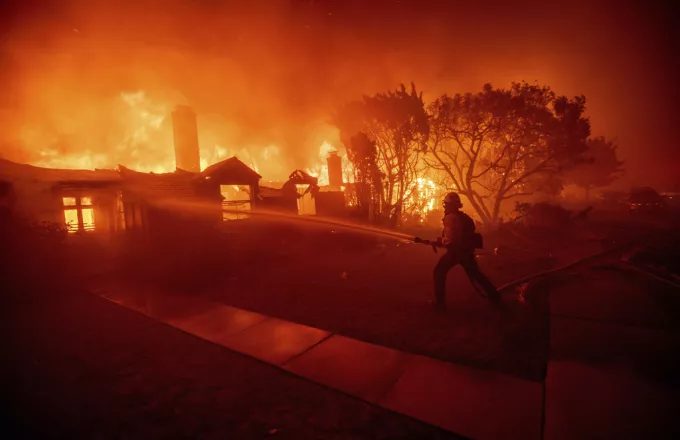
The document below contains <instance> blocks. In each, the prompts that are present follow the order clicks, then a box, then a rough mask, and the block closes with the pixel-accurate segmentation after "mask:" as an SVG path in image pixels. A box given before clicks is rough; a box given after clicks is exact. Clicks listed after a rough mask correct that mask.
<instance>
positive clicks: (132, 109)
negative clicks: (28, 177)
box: [0, 0, 663, 180]
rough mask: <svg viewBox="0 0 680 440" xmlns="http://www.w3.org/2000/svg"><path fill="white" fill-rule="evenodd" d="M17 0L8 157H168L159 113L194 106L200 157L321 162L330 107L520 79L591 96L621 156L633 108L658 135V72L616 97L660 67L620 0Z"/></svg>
mask: <svg viewBox="0 0 680 440" xmlns="http://www.w3.org/2000/svg"><path fill="white" fill-rule="evenodd" d="M24 3H31V4H32V5H34V2H24ZM24 3H20V4H18V5H17V6H16V7H15V12H16V14H15V16H14V20H13V23H12V24H13V26H11V28H10V31H9V32H8V33H7V34H6V35H5V36H4V38H3V40H2V51H3V60H6V62H7V66H9V69H4V70H5V72H4V73H3V78H2V79H3V81H4V83H5V84H6V85H7V86H8V87H7V90H9V91H10V92H11V93H7V94H6V96H5V97H4V98H5V99H4V101H3V102H2V114H1V115H0V116H1V117H2V123H3V127H4V128H3V131H2V134H1V138H0V147H1V148H2V149H1V150H0V155H2V156H5V157H8V158H10V159H14V160H20V161H25V162H31V163H48V162H49V163H51V164H59V158H66V160H65V165H66V162H69V161H70V162H69V163H72V159H73V158H76V157H80V158H82V160H81V164H82V166H83V167H88V168H92V167H113V166H115V165H117V164H119V163H120V164H124V165H138V166H139V167H141V168H144V169H147V170H153V169H155V167H156V166H157V165H159V164H161V165H163V166H165V165H166V164H168V163H169V164H170V165H172V160H173V157H174V154H173V150H172V136H171V129H170V126H169V121H170V118H169V116H168V115H169V111H170V110H171V109H172V107H173V106H174V105H176V104H189V105H192V106H193V107H194V108H195V109H196V111H197V113H198V116H199V131H200V142H201V149H202V157H203V158H204V159H205V160H208V161H213V160H216V159H219V158H222V157H223V156H225V155H227V156H230V155H232V154H237V155H238V156H239V157H241V158H244V159H245V160H246V161H248V162H251V163H253V164H255V165H256V166H257V168H258V169H259V170H260V172H261V174H263V175H264V177H265V179H269V180H271V179H273V180H277V179H282V178H283V177H285V175H287V174H288V172H290V171H292V170H293V169H294V168H306V167H309V166H312V165H313V163H315V162H317V161H318V151H319V146H320V145H321V144H322V143H323V142H324V141H328V142H330V143H331V144H334V145H339V139H338V134H337V130H336V129H335V128H334V127H333V126H332V125H331V124H329V118H330V116H331V115H332V113H333V111H334V109H335V107H336V106H337V105H340V104H342V103H344V102H345V101H347V100H350V99H356V98H358V97H360V96H361V95H362V94H363V93H367V94H372V93H375V92H377V91H384V90H387V89H390V88H394V87H396V86H398V85H399V83H401V82H410V81H415V83H416V85H417V86H418V88H419V89H423V90H424V91H425V96H426V98H432V97H434V96H436V95H437V94H440V93H443V92H449V93H456V92H465V91H474V90H478V89H479V88H480V87H481V85H482V84H483V83H484V82H486V81H492V82H494V83H495V84H497V85H505V84H507V83H508V82H509V81H511V80H522V79H525V80H529V81H533V80H539V81H541V82H544V83H547V84H549V85H551V86H553V87H554V88H555V89H556V91H557V92H558V93H564V94H568V95H576V94H586V95H587V96H588V98H589V110H590V114H591V116H592V119H593V127H594V134H606V135H608V136H612V137H618V138H619V141H620V142H621V144H622V145H621V151H622V152H623V153H624V155H628V156H630V157H637V156H635V153H634V152H635V150H636V149H638V148H640V146H639V145H637V143H638V141H639V140H640V139H643V138H644V136H643V135H642V134H639V133H638V132H634V131H631V129H630V128H627V127H630V124H629V123H628V121H627V119H628V118H630V117H631V116H632V115H633V114H636V115H638V120H639V124H640V125H642V126H643V127H645V129H646V130H649V129H655V130H656V132H657V133H658V132H659V129H658V127H655V126H654V124H655V121H656V120H658V118H657V117H655V116H653V115H650V114H651V113H650V112H647V113H645V112H641V111H640V109H645V108H646V109H648V110H649V109H651V108H653V107H654V106H655V105H656V104H655V103H656V102H657V100H656V95H655V93H656V91H657V90H656V89H658V90H661V86H659V85H658V83H657V85H656V86H654V85H652V87H651V88H648V89H647V90H645V91H644V93H643V92H642V91H635V90H632V91H631V89H630V88H629V90H628V92H627V93H628V94H629V95H631V94H632V95H633V96H628V97H627V98H625V99H627V100H636V104H637V107H636V111H635V112H633V111H632V110H631V108H630V107H625V106H622V105H620V102H619V101H621V99H622V98H621V97H620V96H619V93H624V92H625V91H623V90H620V88H622V87H626V85H627V84H630V82H626V80H624V79H621V77H620V76H621V75H624V76H625V75H628V77H627V78H628V79H630V80H631V81H632V79H633V78H634V77H636V78H637V77H640V76H643V75H648V74H649V72H650V71H651V70H652V69H657V71H658V69H659V68H660V67H659V66H658V65H657V64H658V63H656V61H658V60H657V59H656V58H653V57H654V54H650V53H649V50H648V48H649V44H651V43H648V42H646V43H644V44H643V43H641V42H640V41H631V40H630V39H626V37H625V35H629V34H630V33H631V32H630V30H631V28H630V27H629V25H630V23H629V22H628V21H627V20H629V18H627V17H628V16H625V8H619V10H621V11H623V12H622V14H624V15H622V16H621V17H623V18H621V17H618V16H617V17H614V18H612V17H611V14H610V13H609V12H607V13H606V14H604V15H603V13H601V12H598V11H599V9H598V8H593V7H590V8H585V7H580V6H578V7H577V6H574V5H572V6H571V8H572V9H570V10H568V11H567V10H563V11H551V10H549V9H546V8H545V7H542V8H538V7H536V6H535V5H534V6H532V5H520V4H514V5H513V6H512V8H510V7H509V6H498V7H496V9H495V10H494V9H491V10H490V9H488V8H480V9H479V10H476V9H475V8H474V7H473V6H467V7H465V8H466V9H465V10H464V9H462V7H461V6H459V7H457V8H451V7H450V6H447V3H448V2H430V3H431V4H430V5H427V6H426V4H427V3H428V2H422V1H421V2H408V1H375V2H357V1H351V0H348V1H343V2H334V1H289V0H280V1H257V2H247V1H234V2H212V1H206V2H188V1H180V0H169V1H168V0H166V1H157V0H142V1H136V2H103V1H99V2H98V1H90V2H86V1H75V0H61V1H54V2H52V3H45V4H43V5H40V6H39V7H33V8H31V9H29V6H27V5H24ZM22 5H23V6H22ZM601 9H602V10H603V11H604V10H606V11H608V10H609V9H607V8H605V7H603V8H601ZM491 11H494V12H493V13H491ZM624 31H625V32H624ZM636 35H642V34H640V33H639V32H638V34H636ZM638 46H639V47H638ZM612 48H617V49H618V50H619V51H620V52H621V53H618V54H617V53H611V52H607V51H608V50H611V49H612ZM586 50H588V51H597V52H598V53H586V52H585V51H586ZM603 54H604V55H603ZM631 54H633V55H635V57H636V58H635V59H634V60H631V61H626V60H628V58H629V57H630V56H631ZM641 54H642V55H641ZM644 54H646V55H644ZM3 62H4V61H3ZM598 63H604V65H601V64H598ZM655 63H656V64H655ZM631 65H633V66H635V69H634V71H633V70H630V69H628V70H627V68H628V67H629V66H631ZM641 66H642V67H641ZM593 72H595V73H597V75H595V74H594V73H593ZM613 75H619V78H618V79H616V80H613V79H612V76H613ZM636 93H637V95H636ZM650 96H651V97H650ZM656 107H658V105H656ZM646 115H648V116H646ZM645 118H646V119H645ZM626 130H628V132H626ZM661 137H663V136H661ZM71 166H72V165H71Z"/></svg>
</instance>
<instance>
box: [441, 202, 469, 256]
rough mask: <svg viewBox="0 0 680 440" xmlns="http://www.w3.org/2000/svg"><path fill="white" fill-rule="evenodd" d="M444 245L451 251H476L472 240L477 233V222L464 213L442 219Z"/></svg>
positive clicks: (453, 214)
mask: <svg viewBox="0 0 680 440" xmlns="http://www.w3.org/2000/svg"><path fill="white" fill-rule="evenodd" d="M442 223H443V224H444V230H443V231H442V244H443V245H444V246H446V247H447V248H449V249H455V250H474V245H473V243H472V238H473V236H474V233H475V222H474V220H472V218H470V216H468V215H467V214H465V213H464V212H462V211H454V212H451V213H448V214H446V215H445V216H444V218H443V219H442Z"/></svg>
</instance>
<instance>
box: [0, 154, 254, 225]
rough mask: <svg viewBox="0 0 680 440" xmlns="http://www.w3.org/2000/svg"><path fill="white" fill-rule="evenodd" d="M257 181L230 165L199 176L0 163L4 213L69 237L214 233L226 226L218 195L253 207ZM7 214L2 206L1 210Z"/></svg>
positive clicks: (228, 161) (231, 161)
mask: <svg viewBox="0 0 680 440" xmlns="http://www.w3.org/2000/svg"><path fill="white" fill-rule="evenodd" d="M260 178H261V177H260V175H259V174H257V173H256V172H255V171H253V170H252V169H250V168H249V167H248V166H247V165H245V164H244V163H243V162H241V161H239V160H238V159H237V158H235V157H232V158H230V159H226V160H224V161H222V162H219V163H217V164H214V165H212V166H210V167H208V168H207V169H206V170H205V171H204V172H202V173H192V172H189V171H185V170H181V169H180V170H177V171H175V172H174V173H161V174H155V173H141V172H138V171H134V170H131V169H129V168H126V167H124V166H119V167H118V170H117V171H116V170H94V171H90V170H57V169H50V168H40V167H35V166H31V165H25V164H18V163H14V162H10V161H6V160H0V182H2V188H3V194H4V193H7V194H11V195H12V199H11V200H16V203H14V202H13V203H12V204H11V210H13V211H16V212H17V213H20V214H21V215H25V216H27V217H30V218H32V219H34V220H37V221H47V222H51V223H65V224H69V226H68V229H69V231H70V232H95V233H98V234H97V235H101V234H99V233H113V232H118V231H123V230H127V231H129V232H131V233H141V234H142V235H144V236H146V237H154V238H162V237H167V236H168V234H172V233H174V232H175V231H177V230H178V228H187V227H200V226H206V225H209V224H212V225H216V224H219V223H220V222H221V221H222V220H224V219H226V218H225V217H224V215H223V213H222V208H223V207H225V205H229V204H230V203H231V202H233V201H229V200H225V199H226V197H225V196H224V194H225V188H231V187H238V188H245V191H244V193H245V194H247V196H246V197H247V199H246V200H245V202H246V203H248V206H247V210H250V209H252V206H253V205H255V204H256V202H257V197H258V194H259V191H260V188H259V180H260ZM5 204H6V205H7V206H8V208H7V210H9V209H10V208H9V206H10V204H9V203H5V202H3V205H5Z"/></svg>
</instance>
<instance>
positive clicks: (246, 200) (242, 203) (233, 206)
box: [220, 185, 250, 221]
mask: <svg viewBox="0 0 680 440" xmlns="http://www.w3.org/2000/svg"><path fill="white" fill-rule="evenodd" d="M220 193H221V194H222V197H223V198H224V201H223V202H222V207H223V208H224V209H228V210H229V211H230V212H222V220H224V221H227V220H240V219H245V218H248V214H247V212H248V211H250V192H249V190H248V189H246V188H245V187H240V186H238V185H220ZM233 211H243V213H241V212H233Z"/></svg>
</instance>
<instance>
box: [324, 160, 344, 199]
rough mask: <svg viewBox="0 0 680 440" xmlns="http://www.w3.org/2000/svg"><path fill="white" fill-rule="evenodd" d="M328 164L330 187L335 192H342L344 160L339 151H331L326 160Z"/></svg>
mask: <svg viewBox="0 0 680 440" xmlns="http://www.w3.org/2000/svg"><path fill="white" fill-rule="evenodd" d="M326 160H327V163H328V186H330V187H331V189H333V190H335V191H340V187H341V186H342V159H341V158H340V156H338V152H337V151H331V152H330V154H329V155H328V158H327V159H326Z"/></svg>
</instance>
